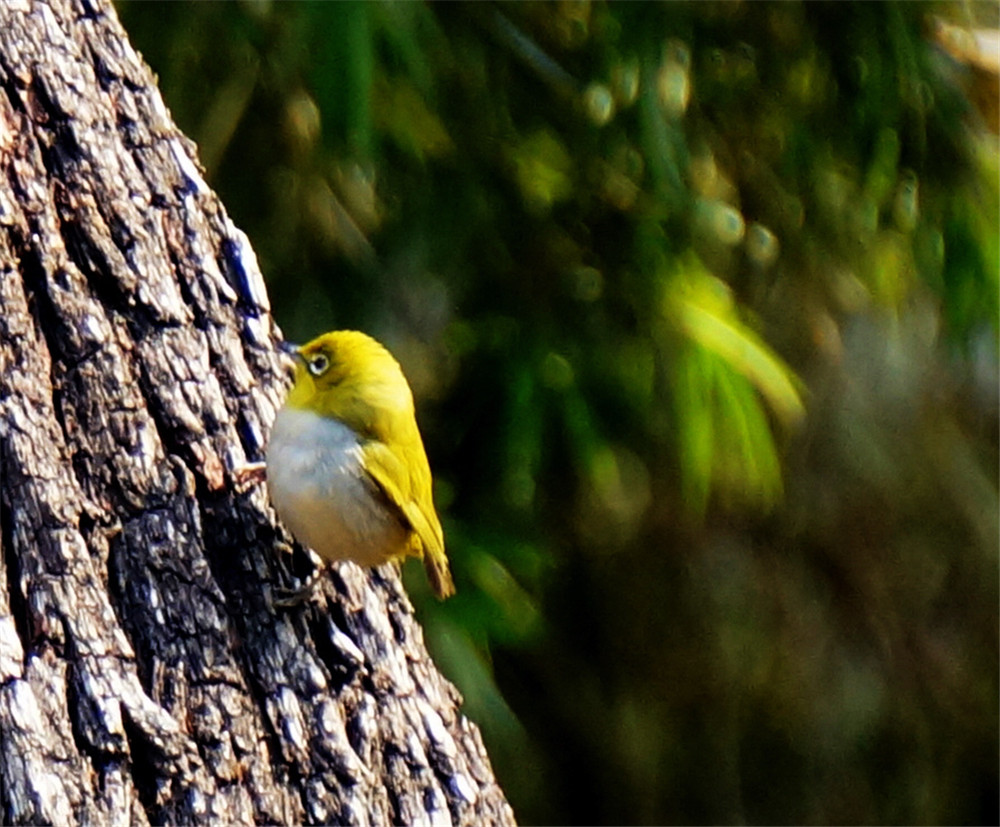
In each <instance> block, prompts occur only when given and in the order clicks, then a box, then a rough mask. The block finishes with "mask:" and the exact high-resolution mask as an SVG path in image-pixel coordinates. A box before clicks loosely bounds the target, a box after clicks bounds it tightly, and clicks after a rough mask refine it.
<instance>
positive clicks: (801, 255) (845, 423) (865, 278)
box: [119, 2, 1000, 823]
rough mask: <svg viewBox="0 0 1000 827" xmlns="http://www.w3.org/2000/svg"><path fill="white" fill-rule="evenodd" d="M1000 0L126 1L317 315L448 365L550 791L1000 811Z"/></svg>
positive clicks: (291, 317)
mask: <svg viewBox="0 0 1000 827" xmlns="http://www.w3.org/2000/svg"><path fill="white" fill-rule="evenodd" d="M991 5H995V4H979V5H977V4H950V5H940V6H931V5H929V4H909V3H901V4H890V3H863V4H833V3H807V4H806V3H776V4H771V3H698V4H685V3H666V4H661V3H613V4H603V3H588V2H550V3H526V4H521V3H499V4H492V3H490V4H487V3H469V4H450V3H449V4H423V3H304V2H303V3H294V4H291V3H269V2H242V3H225V4H208V3H185V4H180V3H168V4H150V3H125V2H122V3H121V4H120V6H119V8H120V12H121V15H122V18H123V21H124V22H125V25H126V27H127V28H128V30H129V32H130V34H131V36H132V38H133V40H134V42H135V44H136V45H137V47H138V48H139V49H140V50H141V51H142V52H143V53H144V55H145V57H146V59H147V60H148V61H149V62H150V64H151V65H152V66H153V67H154V69H155V70H156V71H157V72H158V74H159V78H160V84H161V88H162V90H163V93H164V95H165V97H166V99H167V102H168V104H169V105H170V107H171V109H172V111H173V113H174V115H175V117H176V118H177V120H178V121H179V123H180V124H181V126H182V127H183V128H184V129H185V131H186V132H187V133H188V134H189V135H190V136H191V137H193V138H194V139H195V140H197V141H198V143H199V145H200V148H201V159H202V162H203V164H204V165H205V167H206V169H207V172H208V174H209V180H210V181H211V182H212V184H213V186H214V187H215V188H216V189H217V190H218V192H219V193H220V194H221V195H222V197H223V200H224V201H225V203H226V205H227V208H228V209H229V210H230V211H231V213H232V215H233V216H234V218H235V220H236V222H237V223H238V224H239V225H241V226H242V227H243V228H244V229H245V230H246V231H247V232H248V233H249V235H250V237H251V238H252V240H253V243H254V247H255V249H256V251H257V253H258V256H259V257H260V261H261V265H262V268H263V270H264V272H265V275H266V276H267V277H268V280H269V287H270V291H271V294H272V300H273V304H274V308H275V313H276V315H277V318H278V320H279V321H280V322H281V324H282V326H283V328H284V330H285V331H286V334H287V335H289V336H290V337H292V338H296V337H298V338H308V337H311V336H312V335H314V334H315V333H317V332H319V331H322V330H326V329H329V328H333V327H344V326H352V327H361V328H364V329H366V330H368V331H369V332H371V333H373V334H375V335H376V336H378V337H379V338H381V339H382V340H383V341H385V342H386V343H387V344H388V345H389V346H390V347H391V348H392V349H393V350H394V351H395V352H396V353H397V355H398V356H399V357H400V359H401V361H402V362H403V364H404V368H405V369H406V370H407V373H408V375H409V376H410V378H411V383H412V384H413V386H414V390H415V392H416V394H417V396H418V400H419V408H420V418H421V421H422V426H423V430H424V433H425V436H426V439H427V443H428V448H429V453H430V456H431V458H432V465H433V466H434V469H435V474H436V478H437V483H438V488H437V498H438V502H439V504H440V506H441V510H442V512H443V515H444V521H445V528H446V535H447V537H448V541H449V548H450V553H451V557H452V559H453V561H454V568H455V571H456V575H457V580H458V585H459V594H458V596H457V597H455V598H454V599H453V600H451V601H449V602H448V603H447V604H445V605H443V606H439V605H436V604H433V603H432V602H431V601H428V600H427V599H426V598H427V595H426V587H424V586H423V585H422V579H421V578H419V577H417V578H412V579H411V580H410V581H409V583H408V585H409V586H410V591H411V594H412V595H414V598H415V601H416V602H417V603H418V604H419V606H420V608H421V611H422V614H423V616H424V618H425V624H426V628H427V633H428V640H429V643H430V644H431V646H432V648H433V650H434V652H435V655H436V657H437V659H438V661H439V663H440V664H441V665H442V667H443V668H444V669H445V671H446V672H447V673H448V674H449V675H450V676H452V678H453V679H454V680H455V681H456V682H457V683H458V684H459V685H460V687H461V688H462V690H463V692H464V693H465V696H466V701H467V705H466V708H467V710H468V711H469V713H470V714H471V715H472V716H473V717H474V718H476V719H477V720H478V721H479V722H480V724H481V726H482V727H483V731H484V735H485V737H486V739H487V744H488V746H489V749H490V752H491V755H492V757H493V760H494V763H495V768H496V771H497V773H498V775H499V777H500V779H501V781H502V783H504V785H505V789H506V790H507V792H508V795H509V796H510V799H511V801H512V803H513V805H514V807H515V810H516V812H517V813H518V814H519V817H520V818H521V820H523V821H525V822H528V823H533V822H547V823H632V822H639V823H668V822H669V823H676V822H686V823H707V822H719V823H721V822H736V821H750V822H774V823H793V822H799V823H834V822H841V823H861V822H867V823H890V822H909V823H944V822H949V823H993V822H994V821H995V819H996V815H997V796H998V781H997V750H998V704H997V700H998V635H997V605H998V578H997V565H998V554H997V551H998V533H1000V529H998V502H997V449H998V410H997V408H998V404H997V341H998V340H997V335H998V274H1000V241H998V236H1000V233H998V226H1000V205H998V199H1000V196H998V191H1000V187H998V149H997V139H996V136H995V135H993V134H990V133H988V132H987V131H985V130H984V129H983V127H982V124H981V123H980V117H979V115H978V113H977V111H976V110H975V109H974V108H972V107H971V106H970V103H969V101H970V96H969V92H968V84H969V83H970V82H971V77H970V72H969V71H968V69H967V67H964V66H963V65H962V64H961V63H960V62H959V61H956V60H954V59H953V58H951V57H949V56H948V55H946V54H945V53H944V52H943V51H942V50H941V49H939V48H938V47H937V46H936V45H935V43H934V38H933V21H932V15H934V14H941V15H944V16H946V17H949V18H950V19H951V20H952V22H957V23H960V24H964V23H975V22H977V21H976V20H975V19H974V18H975V16H976V15H981V14H982V13H983V8H982V7H983V6H991ZM987 11H989V9H987ZM991 22H992V24H993V25H995V21H991Z"/></svg>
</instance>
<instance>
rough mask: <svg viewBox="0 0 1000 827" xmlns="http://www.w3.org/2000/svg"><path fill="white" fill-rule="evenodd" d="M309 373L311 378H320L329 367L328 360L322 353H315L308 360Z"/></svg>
mask: <svg viewBox="0 0 1000 827" xmlns="http://www.w3.org/2000/svg"><path fill="white" fill-rule="evenodd" d="M308 364H309V372H310V373H311V374H312V375H313V376H322V375H323V374H324V373H326V369H327V368H328V367H330V360H329V359H327V358H326V357H325V356H324V355H323V354H322V353H317V354H316V355H315V356H313V357H312V358H311V359H309V362H308Z"/></svg>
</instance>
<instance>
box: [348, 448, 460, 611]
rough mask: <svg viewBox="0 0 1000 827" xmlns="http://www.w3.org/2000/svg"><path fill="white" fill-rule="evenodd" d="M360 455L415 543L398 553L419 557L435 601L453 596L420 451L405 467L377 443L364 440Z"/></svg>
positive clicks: (440, 535) (370, 474) (438, 524)
mask: <svg viewBox="0 0 1000 827" xmlns="http://www.w3.org/2000/svg"><path fill="white" fill-rule="evenodd" d="M362 451H363V452H364V457H365V461H364V465H365V471H366V472H367V473H368V476H369V477H370V478H371V479H372V481H373V482H374V483H375V485H376V486H377V488H378V489H379V490H380V491H381V492H382V494H383V495H384V496H385V498H386V499H387V500H388V501H389V503H390V505H392V506H394V507H395V508H396V509H398V510H399V513H400V516H401V517H402V518H403V519H404V520H405V522H407V523H408V524H409V526H410V528H412V529H413V532H414V534H416V536H417V539H418V540H419V544H414V546H415V547H414V548H413V549H412V550H411V549H402V550H401V551H403V552H404V553H406V552H408V553H416V554H419V555H420V556H422V557H423V559H424V567H425V569H426V570H427V576H428V578H429V579H430V581H431V585H432V586H433V587H434V591H435V593H436V594H437V595H438V597H448V596H450V595H451V594H454V591H455V586H454V584H453V582H452V579H451V573H450V571H449V569H448V560H447V558H446V557H445V551H444V532H443V531H442V529H441V522H440V521H439V520H438V517H437V513H436V512H435V510H434V502H433V499H432V494H431V475H430V468H429V466H428V465H427V457H426V456H425V455H424V454H423V448H422V447H421V456H420V457H419V458H418V457H411V458H410V460H411V461H410V462H409V463H407V462H404V461H403V459H401V458H400V457H399V456H398V455H397V454H396V452H395V451H393V450H392V449H391V448H389V446H387V445H386V444H385V443H384V442H380V441H378V440H367V441H366V442H365V443H364V445H363V447H362Z"/></svg>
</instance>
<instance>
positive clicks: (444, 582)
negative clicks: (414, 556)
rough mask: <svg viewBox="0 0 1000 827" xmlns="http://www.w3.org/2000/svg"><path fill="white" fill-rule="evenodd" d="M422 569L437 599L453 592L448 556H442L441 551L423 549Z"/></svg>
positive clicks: (453, 583)
mask: <svg viewBox="0 0 1000 827" xmlns="http://www.w3.org/2000/svg"><path fill="white" fill-rule="evenodd" d="M424 569H425V570H426V572H427V579H428V580H429V581H430V584H431V588H432V589H434V594H435V595H436V596H437V598H438V600H444V599H445V598H446V597H451V596H452V595H453V594H454V593H455V581H454V580H452V579H451V570H450V569H449V568H448V558H447V557H445V556H444V552H443V551H439V552H437V553H434V552H430V551H425V552H424Z"/></svg>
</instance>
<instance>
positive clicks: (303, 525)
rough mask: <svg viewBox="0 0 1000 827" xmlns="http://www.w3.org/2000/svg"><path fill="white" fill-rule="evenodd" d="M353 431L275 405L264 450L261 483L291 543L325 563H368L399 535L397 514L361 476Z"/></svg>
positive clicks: (396, 545)
mask: <svg viewBox="0 0 1000 827" xmlns="http://www.w3.org/2000/svg"><path fill="white" fill-rule="evenodd" d="M362 462H363V459H362V449H361V444H360V442H359V440H358V436H357V434H356V433H355V432H354V431H353V430H352V429H351V428H349V427H348V426H347V425H344V424H343V423H342V422H339V421H337V420H336V419H332V418H330V417H325V416H319V415H318V414H315V413H312V412H311V411H303V410H296V409H294V408H287V407H286V408H282V409H281V410H280V411H279V412H278V415H277V417H276V418H275V421H274V427H273V428H272V430H271V438H270V442H269V444H268V449H267V485H268V491H269V493H270V495H271V502H272V503H273V504H274V507H275V510H276V511H277V512H278V516H279V517H280V518H281V521H282V522H283V523H284V524H285V526H286V527H287V528H288V529H289V530H290V531H291V532H292V534H294V535H295V538H296V539H297V540H298V541H299V542H301V543H303V544H305V545H307V546H309V547H311V548H312V549H313V551H315V552H316V553H317V554H319V555H320V556H321V557H323V558H326V559H327V560H353V561H354V562H356V563H360V564H362V565H368V566H375V565H379V564H381V563H384V562H385V561H386V559H388V558H389V557H390V556H392V555H394V554H397V553H399V551H400V550H401V549H402V546H403V543H404V541H405V538H406V530H405V529H404V528H403V525H402V523H401V522H400V520H399V518H398V517H397V515H395V514H394V513H393V512H391V511H390V510H389V508H387V506H386V504H385V502H384V501H382V500H381V499H380V498H379V497H378V496H377V495H376V489H375V488H374V484H373V483H372V482H371V480H369V479H368V477H367V476H366V475H365V474H364V473H363V464H362Z"/></svg>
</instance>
